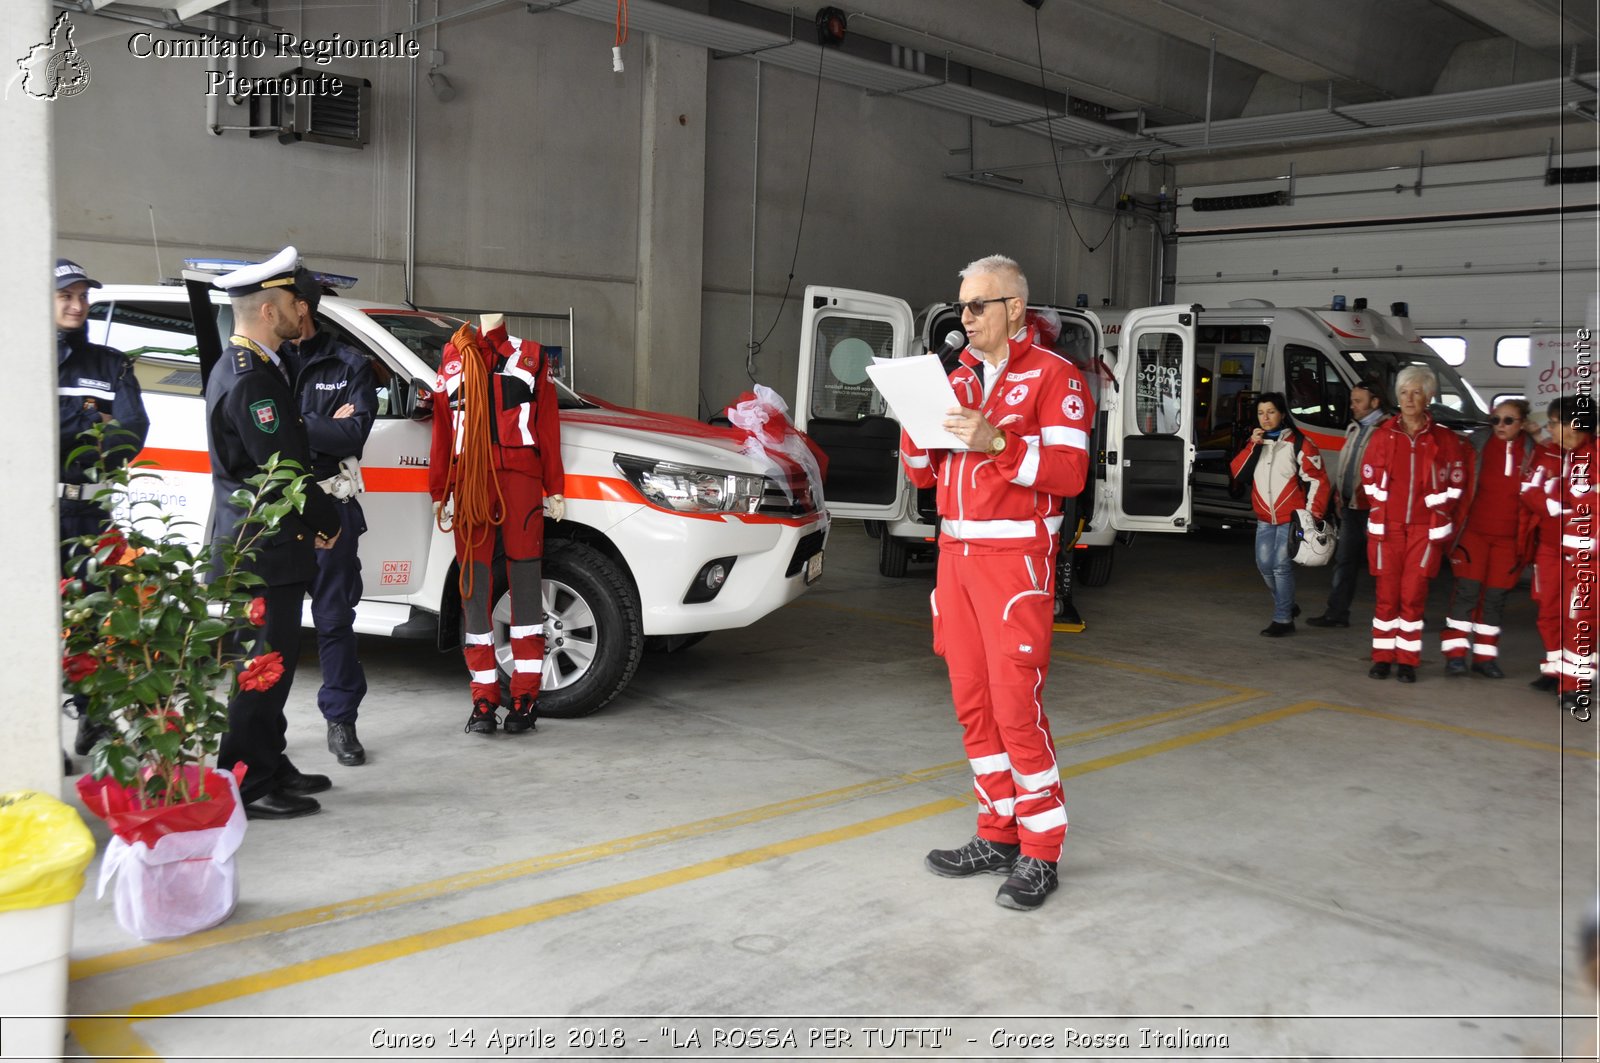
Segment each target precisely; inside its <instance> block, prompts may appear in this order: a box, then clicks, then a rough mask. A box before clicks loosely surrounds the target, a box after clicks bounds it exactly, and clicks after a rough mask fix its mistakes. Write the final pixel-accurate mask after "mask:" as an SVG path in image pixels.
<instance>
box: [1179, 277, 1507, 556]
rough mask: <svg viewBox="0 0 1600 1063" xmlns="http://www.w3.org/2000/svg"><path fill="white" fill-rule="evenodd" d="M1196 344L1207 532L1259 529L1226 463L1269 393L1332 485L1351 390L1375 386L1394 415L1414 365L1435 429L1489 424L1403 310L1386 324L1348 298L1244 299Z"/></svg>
mask: <svg viewBox="0 0 1600 1063" xmlns="http://www.w3.org/2000/svg"><path fill="white" fill-rule="evenodd" d="M1196 341H1197V342H1196V348H1195V349H1196V363H1195V380H1194V384H1195V387H1194V393H1193V395H1192V396H1190V397H1189V402H1190V403H1191V410H1192V417H1191V422H1192V423H1193V425H1194V429H1195V437H1194V439H1195V445H1196V448H1197V455H1196V461H1195V473H1194V508H1195V516H1196V519H1198V520H1202V521H1204V522H1206V523H1208V524H1209V523H1212V522H1221V523H1233V522H1241V521H1247V520H1252V519H1253V517H1252V515H1251V511H1250V502H1249V499H1248V498H1244V499H1232V498H1229V497H1228V463H1229V461H1230V460H1231V459H1232V457H1233V455H1234V454H1235V453H1237V452H1238V450H1239V448H1240V447H1242V446H1243V445H1244V443H1245V440H1247V439H1249V437H1250V432H1251V430H1252V429H1254V428H1255V427H1256V418H1255V400H1256V396H1257V395H1259V394H1261V393H1262V392H1264V391H1276V392H1278V393H1280V394H1282V395H1283V396H1284V397H1285V399H1286V400H1287V401H1288V403H1289V409H1290V412H1291V413H1292V414H1293V415H1294V419H1295V421H1296V422H1297V423H1298V424H1299V425H1300V427H1301V428H1302V429H1304V430H1305V434H1306V436H1307V437H1308V438H1309V439H1311V440H1312V441H1313V442H1315V443H1316V445H1317V447H1318V448H1319V449H1321V451H1322V453H1323V454H1324V456H1325V457H1326V459H1327V468H1328V474H1329V476H1330V477H1332V478H1333V481H1334V482H1335V483H1337V482H1338V476H1339V470H1340V469H1341V468H1342V462H1341V456H1342V454H1343V451H1344V432H1345V428H1346V426H1347V425H1348V424H1349V423H1350V388H1351V387H1352V386H1353V385H1355V384H1356V383H1358V382H1360V381H1362V380H1374V381H1376V382H1378V383H1379V384H1380V385H1381V386H1382V388H1383V393H1384V396H1385V402H1386V403H1388V404H1390V408H1392V404H1393V402H1394V398H1395V393H1394V381H1395V375H1396V374H1397V373H1399V371H1400V370H1401V369H1403V368H1404V367H1406V366H1408V365H1425V366H1427V367H1428V368H1429V369H1431V370H1433V372H1434V374H1435V376H1437V377H1438V380H1439V393H1438V395H1437V396H1435V398H1434V401H1433V405H1432V406H1431V408H1430V409H1429V413H1430V414H1431V415H1432V417H1433V419H1434V420H1435V421H1437V422H1438V423H1440V424H1442V425H1445V426H1446V427H1448V428H1453V429H1456V430H1457V431H1470V430H1472V429H1474V428H1478V427H1481V426H1483V425H1485V424H1486V423H1487V421H1488V416H1489V415H1488V411H1487V409H1485V405H1484V402H1483V399H1482V398H1481V397H1480V396H1479V395H1478V393H1477V392H1476V391H1475V390H1474V389H1473V388H1472V385H1470V384H1468V383H1467V382H1466V381H1465V380H1463V379H1462V377H1461V374H1460V373H1458V372H1457V371H1456V370H1455V368H1454V367H1453V366H1450V365H1448V364H1446V362H1445V361H1444V359H1443V358H1441V357H1440V356H1439V354H1438V353H1437V352H1435V351H1434V349H1433V348H1432V347H1430V346H1428V345H1427V344H1426V343H1424V342H1423V341H1422V340H1421V339H1419V338H1418V336H1417V333H1416V330H1415V329H1414V328H1412V326H1411V320H1410V316H1409V311H1408V308H1407V306H1406V304H1405V303H1394V304H1391V306H1390V307H1389V312H1388V313H1386V314H1385V313H1380V312H1378V311H1377V310H1374V309H1372V308H1371V307H1369V306H1368V304H1367V300H1366V299H1364V298H1357V299H1355V300H1353V301H1348V300H1346V298H1345V297H1344V296H1342V295H1340V296H1334V297H1333V299H1332V300H1331V301H1330V303H1329V305H1328V306H1324V307H1305V306H1297V307H1282V306H1274V305H1273V304H1272V303H1270V302H1267V301H1266V300H1264V299H1241V300H1237V301H1235V302H1232V303H1229V304H1228V305H1227V306H1223V307H1205V308H1202V310H1201V311H1200V313H1199V315H1198V324H1197V328H1196Z"/></svg>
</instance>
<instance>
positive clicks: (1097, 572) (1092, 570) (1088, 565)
mask: <svg viewBox="0 0 1600 1063" xmlns="http://www.w3.org/2000/svg"><path fill="white" fill-rule="evenodd" d="M1083 554H1084V556H1083V557H1082V558H1081V559H1079V561H1078V582H1080V583H1082V584H1083V585H1084V586H1085V587H1104V586H1105V585H1106V584H1107V583H1110V582H1111V562H1112V560H1113V559H1114V558H1115V557H1116V547H1114V546H1094V547H1090V548H1089V549H1087V550H1085V551H1084V552H1083Z"/></svg>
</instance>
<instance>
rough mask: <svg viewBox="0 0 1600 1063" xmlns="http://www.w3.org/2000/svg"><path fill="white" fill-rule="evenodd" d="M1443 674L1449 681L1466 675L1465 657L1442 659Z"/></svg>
mask: <svg viewBox="0 0 1600 1063" xmlns="http://www.w3.org/2000/svg"><path fill="white" fill-rule="evenodd" d="M1444 674H1445V675H1446V676H1448V677H1449V678H1451V679H1459V678H1461V677H1462V676H1465V675H1466V674H1467V659H1466V658H1465V657H1446V658H1445V659H1444Z"/></svg>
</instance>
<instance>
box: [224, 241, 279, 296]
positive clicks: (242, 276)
mask: <svg viewBox="0 0 1600 1063" xmlns="http://www.w3.org/2000/svg"><path fill="white" fill-rule="evenodd" d="M299 266H300V252H299V251H297V250H295V249H294V247H293V246H292V245H291V246H289V247H286V248H284V249H283V250H282V251H279V252H278V253H277V254H276V255H273V256H272V257H271V258H269V259H267V261H265V262H256V263H254V264H252V265H249V266H240V267H239V268H238V269H236V270H234V271H233V272H232V273H224V274H223V275H222V276H220V277H218V278H217V279H216V280H214V281H212V282H211V283H212V284H213V285H215V286H216V287H218V288H221V289H222V290H223V291H225V292H227V293H228V294H229V295H230V296H239V295H250V294H251V293H252V292H259V291H265V290H266V289H268V288H293V286H294V271H295V270H296V269H298V268H299Z"/></svg>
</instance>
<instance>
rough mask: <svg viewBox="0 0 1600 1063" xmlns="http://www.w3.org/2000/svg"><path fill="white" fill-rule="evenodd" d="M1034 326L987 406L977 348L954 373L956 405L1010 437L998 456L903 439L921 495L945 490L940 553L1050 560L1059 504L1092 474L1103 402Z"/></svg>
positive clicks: (1015, 344)
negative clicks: (1098, 408)
mask: <svg viewBox="0 0 1600 1063" xmlns="http://www.w3.org/2000/svg"><path fill="white" fill-rule="evenodd" d="M1036 335H1037V332H1036V330H1035V329H1034V327H1033V326H1032V325H1029V326H1027V327H1026V332H1025V333H1024V335H1023V338H1022V339H1012V340H1009V341H1008V343H1009V345H1010V351H1011V353H1010V355H1009V356H1008V359H1007V361H1006V364H1005V368H1004V370H1003V371H1002V372H1001V374H1000V378H999V379H998V380H997V381H995V385H994V390H993V391H992V392H990V394H989V398H988V400H987V401H985V400H984V398H983V359H982V357H980V356H979V355H977V354H974V353H973V351H972V349H971V348H970V347H969V348H967V349H966V350H964V351H962V352H961V364H960V365H959V366H957V367H956V368H955V370H954V371H953V372H951V374H950V384H951V386H952V387H954V388H955V393H956V398H957V399H958V400H959V401H960V402H961V405H963V406H965V407H967V408H968V409H975V410H979V411H980V412H982V414H983V415H984V417H985V418H987V419H988V421H989V423H990V424H992V425H994V426H995V427H996V428H998V429H1000V430H1001V431H1002V432H1003V433H1005V437H1006V447H1005V449H1004V450H1002V451H1001V452H1000V453H999V454H998V455H995V454H980V453H977V452H975V451H970V450H932V451H928V450H923V449H921V448H920V447H918V446H917V445H916V444H915V443H913V442H912V441H911V437H910V436H909V435H907V434H906V433H904V432H901V433H900V460H901V462H903V463H904V465H905V468H906V475H907V476H908V477H909V478H910V480H911V482H912V483H914V484H916V485H917V486H918V487H932V486H934V485H935V484H937V485H938V492H937V498H938V508H939V516H940V518H941V519H940V521H939V547H940V549H942V550H960V551H961V552H962V553H963V554H984V553H989V554H995V553H1019V554H1034V555H1040V554H1047V553H1050V552H1051V551H1052V550H1053V549H1054V548H1055V542H1054V536H1055V534H1056V531H1057V530H1058V529H1059V528H1060V526H1061V512H1060V511H1061V507H1060V505H1059V504H1057V502H1056V499H1058V498H1071V497H1075V496H1076V495H1077V494H1078V493H1079V492H1080V491H1082V490H1083V485H1084V482H1085V481H1086V479H1087V478H1088V475H1089V431H1090V429H1091V428H1092V427H1093V425H1094V399H1093V398H1091V397H1090V395H1089V389H1088V387H1087V386H1086V385H1085V383H1084V379H1083V374H1082V373H1080V372H1079V371H1078V369H1077V367H1076V366H1074V365H1073V364H1072V363H1071V362H1070V361H1068V360H1067V359H1066V358H1064V357H1062V356H1061V355H1059V354H1057V353H1056V352H1054V351H1052V350H1050V349H1049V348H1048V347H1043V346H1040V345H1039V344H1038V343H1037V342H1035V337H1036Z"/></svg>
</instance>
